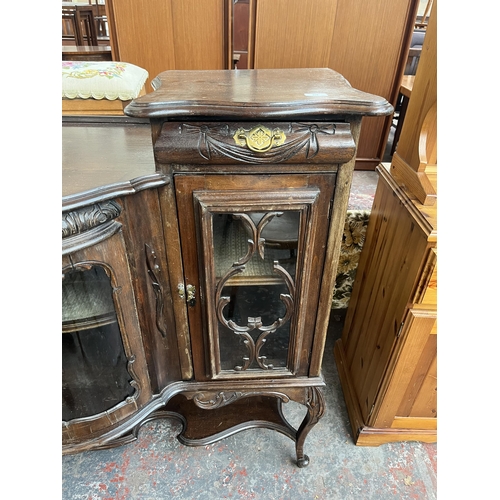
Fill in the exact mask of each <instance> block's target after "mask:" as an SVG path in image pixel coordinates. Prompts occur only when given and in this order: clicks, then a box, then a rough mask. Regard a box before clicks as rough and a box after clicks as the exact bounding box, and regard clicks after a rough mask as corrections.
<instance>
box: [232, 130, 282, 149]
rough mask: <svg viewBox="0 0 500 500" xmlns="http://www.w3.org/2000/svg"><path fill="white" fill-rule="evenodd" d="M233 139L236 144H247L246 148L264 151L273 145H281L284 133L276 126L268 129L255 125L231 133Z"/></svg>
mask: <svg viewBox="0 0 500 500" xmlns="http://www.w3.org/2000/svg"><path fill="white" fill-rule="evenodd" d="M233 139H234V142H236V144H237V145H238V146H247V147H248V149H251V150H252V151H255V152H257V153H265V152H266V151H269V150H270V149H271V148H272V147H273V146H281V144H283V143H284V142H285V139H286V135H285V133H284V132H283V131H282V130H280V129H278V128H275V129H274V130H269V129H268V128H267V127H264V126H263V125H257V126H256V127H254V128H253V129H251V130H245V129H244V128H239V129H238V130H237V131H236V133H235V134H234V135H233Z"/></svg>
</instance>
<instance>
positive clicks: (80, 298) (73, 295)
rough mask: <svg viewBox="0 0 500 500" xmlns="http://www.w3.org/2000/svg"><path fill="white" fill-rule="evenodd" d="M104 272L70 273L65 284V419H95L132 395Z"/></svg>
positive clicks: (99, 268) (64, 281) (63, 363)
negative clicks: (93, 417)
mask: <svg viewBox="0 0 500 500" xmlns="http://www.w3.org/2000/svg"><path fill="white" fill-rule="evenodd" d="M127 363H128V361H127V358H126V356H125V351H124V348H123V342H122V337H121V333H120V328H119V325H118V321H117V317H116V312H115V306H114V301H113V290H112V286H111V282H110V279H109V277H108V275H107V274H106V272H105V271H104V269H103V268H102V267H100V266H93V267H90V268H88V269H82V270H72V271H69V272H67V273H65V274H64V276H63V281H62V419H63V421H69V420H72V419H75V418H82V417H88V416H91V415H96V414H98V413H101V412H103V411H106V410H109V409H111V408H112V407H113V406H115V405H117V404H118V403H120V402H121V401H124V400H125V399H126V398H127V397H128V396H131V395H132V394H133V393H134V390H135V389H134V388H133V387H132V386H131V385H130V381H131V380H132V378H131V376H130V374H129V373H128V371H127Z"/></svg>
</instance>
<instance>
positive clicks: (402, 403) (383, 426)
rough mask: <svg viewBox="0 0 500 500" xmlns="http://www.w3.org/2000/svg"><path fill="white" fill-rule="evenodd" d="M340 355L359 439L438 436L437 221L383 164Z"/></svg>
mask: <svg viewBox="0 0 500 500" xmlns="http://www.w3.org/2000/svg"><path fill="white" fill-rule="evenodd" d="M378 172H379V173H380V179H379V184H378V187H377V191H376V193H375V199H374V203H373V209H372V214H371V216H370V222H369V225H368V229H367V234H366V241H365V245H364V247H363V252H362V253H361V258H360V262H359V266H358V276H359V277H360V279H359V280H357V281H356V282H355V284H354V287H353V293H352V296H351V300H350V302H349V308H348V310H347V316H346V320H345V324H344V330H343V332H342V338H341V339H340V340H338V341H337V343H336V345H335V360H336V362H337V366H338V370H339V376H340V380H341V383H342V389H343V391H344V397H345V401H346V405H347V409H348V412H349V417H350V420H351V426H352V431H353V434H354V440H355V442H356V444H357V445H364V446H377V445H380V444H383V443H387V442H392V441H408V440H417V441H426V442H434V441H436V429H437V366H436V355H437V329H436V320H437V293H436V291H437V219H436V207H435V206H433V207H424V206H423V205H421V204H420V203H419V202H418V201H417V200H416V199H415V197H413V196H411V195H408V194H407V193H405V191H404V190H403V189H402V188H401V187H400V186H399V185H398V184H397V182H396V181H395V180H394V179H393V178H392V176H391V175H390V173H389V172H387V170H386V169H385V168H384V167H380V168H379V169H378Z"/></svg>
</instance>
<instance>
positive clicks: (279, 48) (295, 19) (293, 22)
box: [253, 0, 337, 69]
mask: <svg viewBox="0 0 500 500" xmlns="http://www.w3.org/2000/svg"><path fill="white" fill-rule="evenodd" d="M336 9H337V0H333V1H332V0H259V1H258V2H257V11H256V19H255V47H254V66H253V67H254V68H255V69H261V68H326V67H328V60H329V56H330V48H331V45H332V36H333V30H334V26H335V12H336Z"/></svg>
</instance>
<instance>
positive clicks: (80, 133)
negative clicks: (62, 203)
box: [62, 117, 156, 200]
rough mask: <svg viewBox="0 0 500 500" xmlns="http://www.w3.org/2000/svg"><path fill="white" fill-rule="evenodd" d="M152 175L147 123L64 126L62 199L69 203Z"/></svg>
mask: <svg viewBox="0 0 500 500" xmlns="http://www.w3.org/2000/svg"><path fill="white" fill-rule="evenodd" d="M123 118H125V117H123ZM155 171H156V169H155V162H154V158H153V150H152V142H151V130H150V126H149V125H148V124H147V123H142V124H133V123H132V124H131V123H126V120H125V119H124V120H121V121H110V122H108V123H106V121H105V120H101V122H100V123H95V122H89V123H86V122H82V121H78V120H74V121H73V122H64V123H63V127H62V188H63V191H62V195H63V197H66V198H67V199H68V200H69V199H70V198H71V197H75V196H77V195H79V194H80V195H81V194H82V193H84V192H86V191H90V190H96V189H97V190H99V188H102V187H103V186H110V185H113V184H120V183H129V181H131V180H132V179H137V178H140V177H144V176H149V175H152V174H155ZM101 191H102V190H101Z"/></svg>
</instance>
